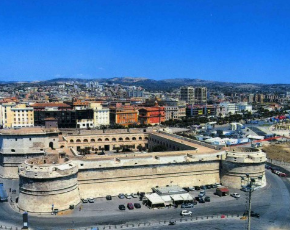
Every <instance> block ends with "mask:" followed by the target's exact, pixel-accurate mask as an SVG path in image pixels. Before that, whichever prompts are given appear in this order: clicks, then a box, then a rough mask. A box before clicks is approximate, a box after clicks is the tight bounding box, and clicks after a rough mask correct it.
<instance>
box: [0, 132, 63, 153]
mask: <svg viewBox="0 0 290 230" xmlns="http://www.w3.org/2000/svg"><path fill="white" fill-rule="evenodd" d="M0 139H1V141H0V143H1V145H0V149H1V152H2V153H11V152H12V151H15V153H30V152H32V151H43V150H44V149H45V148H49V143H50V142H52V143H53V147H54V148H58V147H59V146H58V134H57V133H55V134H38V135H33V134H30V135H29V134H28V135H3V136H0Z"/></svg>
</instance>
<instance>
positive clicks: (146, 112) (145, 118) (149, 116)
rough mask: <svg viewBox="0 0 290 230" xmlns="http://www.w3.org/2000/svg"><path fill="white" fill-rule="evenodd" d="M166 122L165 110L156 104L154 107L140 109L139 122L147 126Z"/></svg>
mask: <svg viewBox="0 0 290 230" xmlns="http://www.w3.org/2000/svg"><path fill="white" fill-rule="evenodd" d="M164 121H165V109H164V107H163V106H158V104H156V105H155V106H153V107H143V108H141V109H139V122H140V124H145V125H155V124H160V123H161V122H164Z"/></svg>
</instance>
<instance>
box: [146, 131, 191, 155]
mask: <svg viewBox="0 0 290 230" xmlns="http://www.w3.org/2000/svg"><path fill="white" fill-rule="evenodd" d="M158 145H162V146H164V147H166V148H167V149H168V150H172V151H179V150H195V149H196V148H194V147H191V146H189V145H187V144H186V143H183V140H179V139H176V140H170V139H166V138H164V137H162V136H159V135H158V134H153V133H151V134H150V135H149V142H148V149H149V150H150V151H152V149H153V148H154V147H155V146H158Z"/></svg>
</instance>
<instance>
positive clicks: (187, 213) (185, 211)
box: [180, 210, 192, 216]
mask: <svg viewBox="0 0 290 230" xmlns="http://www.w3.org/2000/svg"><path fill="white" fill-rule="evenodd" d="M180 215H181V216H191V215H192V211H188V210H182V211H181V212H180Z"/></svg>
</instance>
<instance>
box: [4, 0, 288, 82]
mask: <svg viewBox="0 0 290 230" xmlns="http://www.w3.org/2000/svg"><path fill="white" fill-rule="evenodd" d="M289 12H290V1H289V0H263V1H261V0H255V1H253V0H241V1H240V0H211V1H208V0H164V1H162V0H152V1H151V0H145V1H143V0H130V1H129V0H110V1H104V0H78V1H74V0H62V1H59V0H43V1H37V0H33V1H32V0H25V1H23V0H19V1H18V0H13V1H11V0H1V1H0V80H44V79H51V78H55V77H81V78H103V77H104V78H110V77H126V76H130V77H147V78H152V79H165V78H199V79H205V80H218V81H233V82H263V83H290V64H289V63H290V13H289Z"/></svg>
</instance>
